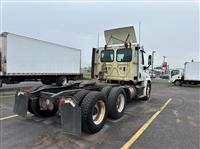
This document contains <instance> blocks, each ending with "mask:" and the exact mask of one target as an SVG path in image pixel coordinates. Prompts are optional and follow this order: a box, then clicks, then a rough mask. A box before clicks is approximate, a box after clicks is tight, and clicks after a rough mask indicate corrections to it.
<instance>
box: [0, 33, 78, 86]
mask: <svg viewBox="0 0 200 149" xmlns="http://www.w3.org/2000/svg"><path fill="white" fill-rule="evenodd" d="M80 69H81V50H79V49H75V48H70V47H66V46H61V45H58V44H53V43H49V42H45V41H41V40H37V39H32V38H28V37H24V36H20V35H16V34H12V33H6V32H4V33H2V34H0V86H2V83H7V84H9V83H10V84H12V83H19V82H22V81H29V80H34V81H35V80H41V81H42V83H43V84H46V85H50V84H52V83H56V84H57V85H64V84H66V83H67V81H68V80H70V79H76V78H78V77H80V76H81V72H80Z"/></svg>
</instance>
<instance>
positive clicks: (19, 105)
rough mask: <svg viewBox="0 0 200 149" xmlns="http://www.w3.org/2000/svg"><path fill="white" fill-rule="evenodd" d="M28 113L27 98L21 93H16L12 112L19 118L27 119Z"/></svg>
mask: <svg viewBox="0 0 200 149" xmlns="http://www.w3.org/2000/svg"><path fill="white" fill-rule="evenodd" d="M27 111H28V96H26V95H24V93H23V92H21V91H17V92H16V95H15V104H14V109H13V112H14V113H16V114H18V115H19V116H23V117H27Z"/></svg>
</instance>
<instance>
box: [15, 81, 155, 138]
mask: <svg viewBox="0 0 200 149" xmlns="http://www.w3.org/2000/svg"><path fill="white" fill-rule="evenodd" d="M136 86H137V85H134V84H123V85H122V84H111V83H105V82H99V81H96V80H90V81H75V82H73V83H68V84H67V85H66V86H63V87H58V86H44V85H42V86H38V87H35V88H34V89H31V90H29V91H25V90H18V91H17V92H16V95H15V105H14V112H15V113H17V114H18V115H20V116H23V117H27V112H30V113H31V114H34V115H36V116H40V117H51V116H53V115H58V116H60V117H61V125H62V128H63V130H64V131H65V132H67V133H69V134H74V135H80V134H81V132H82V130H83V131H84V132H87V133H96V132H98V131H100V130H101V129H102V128H103V126H104V123H105V121H106V118H107V116H108V117H110V118H112V119H119V118H120V117H122V116H123V114H124V110H125V107H126V103H127V102H129V101H131V100H132V99H134V98H137V97H138V92H141V91H140V88H137V87H136ZM147 86H148V87H147V88H146V96H145V97H143V98H142V99H145V100H148V99H149V98H150V92H151V84H150V82H149V85H147Z"/></svg>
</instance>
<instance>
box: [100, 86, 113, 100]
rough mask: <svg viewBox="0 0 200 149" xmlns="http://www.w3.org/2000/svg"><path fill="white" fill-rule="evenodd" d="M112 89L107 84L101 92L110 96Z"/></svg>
mask: <svg viewBox="0 0 200 149" xmlns="http://www.w3.org/2000/svg"><path fill="white" fill-rule="evenodd" d="M111 89H112V87H111V86H106V87H104V88H103V89H102V90H101V92H102V93H103V94H104V95H105V96H106V97H107V98H108V96H109V93H110V91H111Z"/></svg>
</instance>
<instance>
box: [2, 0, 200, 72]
mask: <svg viewBox="0 0 200 149" xmlns="http://www.w3.org/2000/svg"><path fill="white" fill-rule="evenodd" d="M7 1H10V0H7ZM1 4H2V7H1V8H2V11H1V17H2V18H1V20H2V21H1V24H0V26H1V32H4V31H7V32H12V33H16V34H20V35H25V36H29V37H33V38H37V39H41V40H46V41H50V42H54V43H58V44H62V45H66V46H71V47H74V48H79V49H82V66H88V65H90V61H91V49H92V48H93V47H96V46H97V35H98V32H99V33H100V45H102V46H104V44H105V43H104V37H103V31H104V30H105V29H111V28H116V27H124V26H130V25H134V26H135V29H136V32H137V34H138V23H139V22H141V44H142V45H144V48H145V50H146V52H147V54H150V53H151V51H152V50H155V51H156V54H155V60H154V62H155V65H157V66H158V65H161V63H162V61H163V56H166V57H167V58H166V60H167V61H168V64H169V65H170V67H171V68H177V67H178V68H180V67H183V64H184V62H186V61H191V59H194V60H195V61H199V58H200V57H199V55H200V52H199V4H198V3H197V2H193V3H191V2H190V3H185V2H176V3H174V2H171V3H170V2H167V3H163V2H162V3H161V2H157V3H156V2H153V3H150V2H148V3H144V2H137V3H130V2H126V3H122V2H118V3H117V2H109V3H107V2H106V3H105V2H101V3H94V2H92V3H90V2H87V3H86V2H79V3H63V2H57V3H55V2H54V3H49V2H43V3H41V2H34V3H33V2H32V3H27V2H15V1H12V2H9V3H8V2H5V1H4V2H3V3H1Z"/></svg>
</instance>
